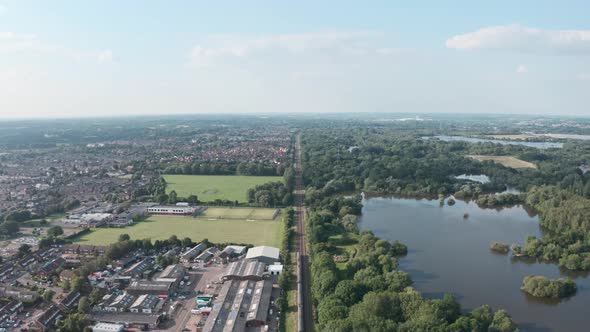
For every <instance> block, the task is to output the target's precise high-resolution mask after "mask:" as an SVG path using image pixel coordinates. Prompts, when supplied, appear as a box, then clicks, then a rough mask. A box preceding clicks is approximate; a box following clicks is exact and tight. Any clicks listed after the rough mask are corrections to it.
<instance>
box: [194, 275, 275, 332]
mask: <svg viewBox="0 0 590 332" xmlns="http://www.w3.org/2000/svg"><path fill="white" fill-rule="evenodd" d="M271 292H272V282H271V281H269V280H261V281H251V280H244V281H240V280H231V281H226V282H225V283H224V284H223V287H222V288H221V291H220V292H219V296H218V297H217V298H216V299H215V301H214V302H213V306H212V309H211V313H210V314H209V317H208V318H207V321H206V322H205V325H204V326H203V332H241V331H246V328H248V327H259V326H263V325H265V324H266V321H267V317H268V312H269V307H270V297H271Z"/></svg>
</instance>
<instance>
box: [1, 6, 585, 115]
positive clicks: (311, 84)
mask: <svg viewBox="0 0 590 332" xmlns="http://www.w3.org/2000/svg"><path fill="white" fill-rule="evenodd" d="M588 13H590V2H588V1H411V2H410V1H363V2H359V1H289V2H286V1H248V2H243V1H231V2H230V1H41V0H39V1H29V0H12V1H11V0H0V117H2V118H7V117H58V116H59V117H64V116H110V115H122V114H166V113H170V114H173V113H174V114H176V113H221V112H223V113H243V112H257V113H258V112H265V113H267V112H268V113H286V112H289V113H290V112H313V113H323V112H404V113H408V112H409V113H414V112H415V113H431V112H446V113H454V112H458V113H507V114H513V113H522V114H562V115H588V114H590V110H589V108H588V104H589V101H590V100H589V99H590V97H589V96H590V20H588Z"/></svg>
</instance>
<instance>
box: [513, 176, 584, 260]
mask: <svg viewBox="0 0 590 332" xmlns="http://www.w3.org/2000/svg"><path fill="white" fill-rule="evenodd" d="M525 202H526V204H527V205H528V206H529V207H532V208H533V209H534V210H535V211H536V212H538V213H539V215H540V225H541V227H542V228H543V230H544V231H545V236H544V237H543V238H540V239H539V238H536V237H534V236H529V237H527V239H526V242H525V245H524V247H522V248H520V247H518V246H514V247H515V249H517V250H514V253H515V255H518V256H528V257H533V258H539V259H542V260H547V261H555V262H559V265H560V266H562V267H564V268H566V269H569V270H574V271H576V270H590V242H589V240H588V239H590V199H587V198H584V197H581V196H579V195H577V194H574V193H572V192H570V191H567V190H564V189H560V188H558V187H556V186H541V187H533V188H531V189H530V190H529V191H528V193H527V195H526V201H525Z"/></svg>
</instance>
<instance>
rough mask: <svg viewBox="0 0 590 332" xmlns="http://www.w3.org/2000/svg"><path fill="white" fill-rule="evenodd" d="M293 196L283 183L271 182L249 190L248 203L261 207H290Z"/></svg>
mask: <svg viewBox="0 0 590 332" xmlns="http://www.w3.org/2000/svg"><path fill="white" fill-rule="evenodd" d="M292 201H293V195H292V194H291V191H290V190H289V189H288V188H287V186H286V185H285V183H283V182H269V183H265V184H261V185H257V186H256V187H254V188H250V189H248V202H249V203H251V204H255V205H258V206H261V207H272V206H288V205H291V203H292Z"/></svg>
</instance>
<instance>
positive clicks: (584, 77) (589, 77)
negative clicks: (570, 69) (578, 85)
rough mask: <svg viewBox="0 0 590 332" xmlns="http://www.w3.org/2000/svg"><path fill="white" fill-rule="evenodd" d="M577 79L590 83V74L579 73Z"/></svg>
mask: <svg viewBox="0 0 590 332" xmlns="http://www.w3.org/2000/svg"><path fill="white" fill-rule="evenodd" d="M576 78H577V79H578V80H579V81H584V82H586V81H590V74H588V73H579V74H578V75H577V76H576Z"/></svg>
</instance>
